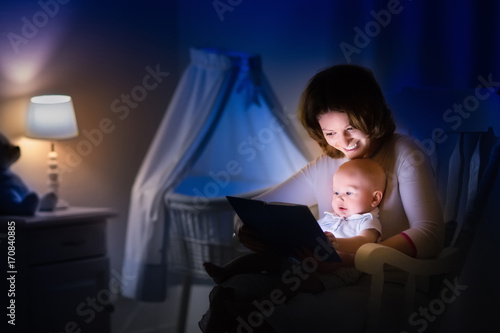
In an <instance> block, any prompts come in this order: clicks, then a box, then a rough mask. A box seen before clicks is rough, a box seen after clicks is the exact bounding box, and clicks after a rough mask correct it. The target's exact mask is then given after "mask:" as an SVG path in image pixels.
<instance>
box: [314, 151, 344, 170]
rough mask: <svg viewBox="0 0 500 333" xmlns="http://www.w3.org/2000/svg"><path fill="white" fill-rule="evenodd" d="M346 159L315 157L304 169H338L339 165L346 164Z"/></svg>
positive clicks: (324, 155)
mask: <svg viewBox="0 0 500 333" xmlns="http://www.w3.org/2000/svg"><path fill="white" fill-rule="evenodd" d="M346 161H347V159H346V158H332V157H330V156H328V155H326V154H322V155H320V156H318V157H316V158H315V159H314V160H312V161H311V162H309V164H307V166H306V168H312V169H314V168H317V169H323V168H327V169H330V168H332V167H338V166H339V165H341V164H343V163H344V162H346Z"/></svg>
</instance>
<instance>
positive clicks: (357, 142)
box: [318, 111, 374, 160]
mask: <svg viewBox="0 0 500 333" xmlns="http://www.w3.org/2000/svg"><path fill="white" fill-rule="evenodd" d="M318 122H319V125H320V126H321V130H322V131H323V135H324V137H325V139H326V142H328V144H329V145H330V146H332V147H334V148H335V149H337V150H340V151H341V152H343V153H344V155H345V156H347V158H349V159H351V160H352V159H355V158H363V157H370V155H371V153H373V151H374V147H373V146H374V144H373V141H372V140H371V139H369V138H368V136H367V135H366V134H365V133H363V132H361V131H360V130H358V129H356V128H354V127H352V126H351V124H350V123H349V117H347V113H343V112H337V111H331V112H327V113H325V114H322V115H321V116H319V118H318Z"/></svg>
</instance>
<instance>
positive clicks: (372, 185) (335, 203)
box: [332, 158, 386, 217]
mask: <svg viewBox="0 0 500 333" xmlns="http://www.w3.org/2000/svg"><path fill="white" fill-rule="evenodd" d="M385 184H386V179H385V173H384V170H383V169H382V167H381V166H380V164H378V163H377V162H376V161H374V160H372V159H365V158H360V159H354V160H351V161H348V162H345V163H344V164H342V165H341V166H340V167H339V168H338V169H337V172H335V175H334V176H333V200H332V208H333V211H334V212H335V213H337V214H338V215H340V216H344V217H345V216H351V215H353V214H364V213H368V212H370V211H372V210H373V209H374V208H375V207H377V206H378V205H379V204H380V201H381V200H382V197H383V194H384V190H385Z"/></svg>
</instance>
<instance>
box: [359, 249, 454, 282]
mask: <svg viewBox="0 0 500 333" xmlns="http://www.w3.org/2000/svg"><path fill="white" fill-rule="evenodd" d="M458 259H459V258H458V249H457V248H452V247H447V248H444V249H443V250H442V251H441V253H440V255H439V256H438V257H436V258H430V259H416V258H412V257H410V256H408V255H406V254H404V253H402V252H400V251H398V250H396V249H393V248H390V247H387V246H384V245H380V244H375V243H368V244H364V245H362V246H361V247H360V248H359V249H358V251H357V252H356V255H355V257H354V265H355V266H356V268H357V269H358V270H360V271H362V272H364V273H368V274H372V275H373V274H377V273H380V272H382V271H383V269H384V264H388V265H391V266H394V267H396V268H399V269H401V270H403V271H406V272H408V273H411V274H415V275H436V274H444V273H447V272H450V271H452V270H453V269H454V268H455V267H456V265H457V264H458Z"/></svg>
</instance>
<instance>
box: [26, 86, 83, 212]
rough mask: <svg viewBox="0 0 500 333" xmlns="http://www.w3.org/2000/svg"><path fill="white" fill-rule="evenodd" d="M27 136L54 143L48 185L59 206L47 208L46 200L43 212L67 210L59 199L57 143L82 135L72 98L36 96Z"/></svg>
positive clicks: (49, 163) (30, 113) (30, 106)
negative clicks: (79, 130) (55, 147)
mask: <svg viewBox="0 0 500 333" xmlns="http://www.w3.org/2000/svg"><path fill="white" fill-rule="evenodd" d="M26 136H27V137H29V138H33V139H42V140H50V141H51V150H50V152H49V156H48V159H49V160H48V166H49V170H48V175H49V181H48V186H49V193H53V194H55V198H57V204H56V205H55V207H53V206H52V205H49V206H48V207H47V206H45V207H44V205H43V200H42V207H41V210H53V209H55V208H57V209H60V208H66V207H67V206H68V205H67V203H66V202H65V201H64V200H62V199H60V198H59V166H58V163H57V152H56V151H55V149H54V141H55V140H63V139H71V138H74V137H76V136H78V126H77V124H76V117H75V110H74V107H73V102H72V99H71V97H70V96H66V95H44V96H36V97H32V98H31V100H30V104H29V108H28V115H27V119H26Z"/></svg>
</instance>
